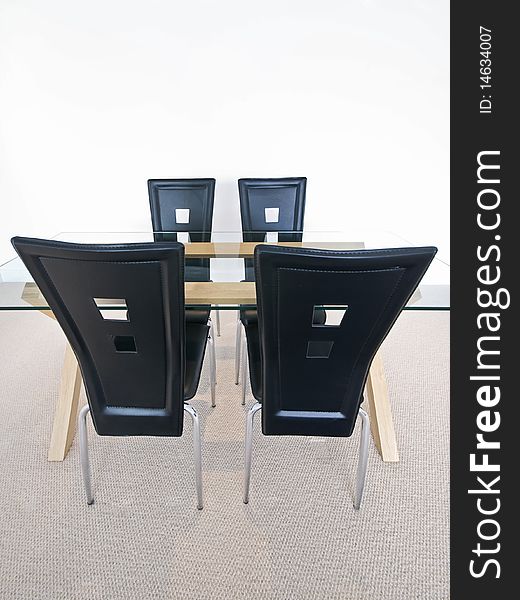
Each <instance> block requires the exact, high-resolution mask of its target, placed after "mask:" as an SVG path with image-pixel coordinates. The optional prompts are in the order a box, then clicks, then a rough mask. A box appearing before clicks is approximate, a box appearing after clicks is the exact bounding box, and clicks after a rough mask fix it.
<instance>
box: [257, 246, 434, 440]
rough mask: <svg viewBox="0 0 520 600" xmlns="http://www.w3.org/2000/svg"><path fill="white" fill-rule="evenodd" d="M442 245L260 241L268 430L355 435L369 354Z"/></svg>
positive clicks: (264, 416)
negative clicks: (321, 314)
mask: <svg viewBox="0 0 520 600" xmlns="http://www.w3.org/2000/svg"><path fill="white" fill-rule="evenodd" d="M436 251H437V249H436V248H433V247H425V248H396V249H384V250H361V251H346V252H343V251H322V250H305V249H299V248H285V247H280V246H279V247H276V246H257V247H256V250H255V268H256V290H257V302H258V324H259V335H260V345H261V352H262V354H261V356H262V390H263V392H262V394H263V396H262V403H263V409H262V428H263V432H264V433H265V434H267V435H271V434H272V435H284V434H286V435H319V436H349V435H351V433H352V430H353V428H354V424H355V421H356V417H357V414H358V410H359V405H360V403H361V401H362V398H363V388H364V385H365V381H366V378H367V375H368V371H369V368H370V364H371V362H372V359H373V358H374V355H375V353H376V352H377V350H378V348H379V346H380V345H381V343H382V341H383V340H384V338H385V337H386V335H387V334H388V332H389V331H390V329H391V327H392V325H393V324H394V322H395V320H396V319H397V317H398V315H399V313H400V312H401V310H402V309H403V307H404V306H405V304H406V302H407V301H408V299H409V298H410V296H411V295H412V293H413V292H414V290H415V288H416V287H417V285H418V283H419V281H420V280H421V278H422V276H423V274H424V273H425V271H426V269H427V268H428V265H429V264H430V262H431V261H432V260H433V257H434V256H435V253H436ZM327 306H330V307H342V308H343V310H344V313H343V311H340V312H336V311H332V310H329V311H327V310H326V307H327ZM323 307H325V310H326V313H327V321H326V322H325V323H323V319H321V320H320V319H316V318H314V312H315V311H320V310H323ZM338 316H340V317H341V321H340V322H338V319H337V317H338ZM333 317H336V319H335V320H334V322H333V323H331V322H330V320H329V318H330V319H332V318H333Z"/></svg>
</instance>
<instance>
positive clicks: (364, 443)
mask: <svg viewBox="0 0 520 600" xmlns="http://www.w3.org/2000/svg"><path fill="white" fill-rule="evenodd" d="M359 416H360V417H361V439H360V442H359V458H358V468H357V475H356V493H355V496H354V508H355V509H356V510H359V507H360V506H361V499H362V498H363V489H364V487H365V476H366V474H367V465H368V440H369V438H370V421H369V418H368V415H367V413H366V412H365V411H364V410H363V409H362V408H360V409H359Z"/></svg>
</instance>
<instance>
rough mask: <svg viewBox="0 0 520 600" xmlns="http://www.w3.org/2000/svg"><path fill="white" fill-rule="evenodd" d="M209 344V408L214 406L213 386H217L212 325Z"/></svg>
mask: <svg viewBox="0 0 520 600" xmlns="http://www.w3.org/2000/svg"><path fill="white" fill-rule="evenodd" d="M208 344H209V388H210V392H211V406H212V407H213V408H214V407H215V406H216V402H215V396H216V394H215V386H216V384H217V361H216V358H215V340H214V338H213V325H211V328H210V334H209V336H208Z"/></svg>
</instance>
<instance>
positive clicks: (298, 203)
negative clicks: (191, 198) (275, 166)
mask: <svg viewBox="0 0 520 600" xmlns="http://www.w3.org/2000/svg"><path fill="white" fill-rule="evenodd" d="M306 189H307V178H306V177H281V178H275V179H259V178H250V179H239V180H238V193H239V196H240V215H241V218H242V237H243V241H244V242H265V241H267V240H266V237H267V235H268V234H269V233H277V234H278V235H277V237H278V241H279V242H300V241H301V240H302V230H303V218H304V214H305V198H306ZM244 266H245V280H246V281H254V280H255V272H254V261H253V259H251V258H246V259H244ZM257 318H258V317H257V313H256V310H241V311H240V313H239V318H238V320H237V328H236V340H235V383H236V384H238V383H239V379H240V361H241V355H242V356H243V354H244V352H245V350H244V343H245V342H244V340H243V338H242V326H245V325H246V323H247V322H251V321H255V320H257ZM244 379H245V377H243V380H244ZM244 403H245V399H244V398H242V404H244Z"/></svg>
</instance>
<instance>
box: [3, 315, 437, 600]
mask: <svg viewBox="0 0 520 600" xmlns="http://www.w3.org/2000/svg"><path fill="white" fill-rule="evenodd" d="M222 315H223V319H222V321H223V322H222V337H220V338H217V360H218V363H217V364H218V382H219V383H218V386H217V392H218V393H217V408H215V409H212V408H211V407H210V400H209V389H208V370H207V365H206V367H205V369H204V372H203V375H202V380H201V385H200V390H199V393H198V395H197V396H196V397H195V399H194V401H193V404H194V406H195V407H196V408H197V409H198V410H199V412H200V415H201V420H202V425H203V438H202V439H203V466H204V492H205V507H204V510H203V511H197V510H196V507H195V489H194V479H193V455H192V445H191V444H192V438H191V425H190V424H189V420H187V421H186V428H185V435H184V436H183V437H182V438H177V439H155V438H141V439H121V438H101V437H98V436H96V435H95V433H94V432H93V429H92V428H90V448H91V460H92V473H93V482H94V493H95V496H96V502H95V504H94V505H93V506H90V507H89V506H87V505H86V503H85V501H84V496H83V489H82V485H81V481H80V470H79V462H78V461H79V459H78V446H77V440H76V441H75V443H74V444H73V447H72V449H71V452H70V454H69V457H68V458H67V460H65V461H64V462H63V463H48V462H47V460H46V453H47V445H48V440H49V435H50V430H51V425H52V416H53V410H54V403H55V398H56V392H57V387H58V383H59V378H60V370H61V363H62V357H63V350H64V344H65V341H64V337H63V335H62V333H61V331H60V330H59V329H58V326H57V325H56V323H55V322H53V321H52V320H51V319H48V318H47V317H45V316H43V315H40V314H38V313H25V314H20V313H0V382H1V385H0V456H1V487H0V598H1V599H2V600H4V599H11V598H13V599H14V598H16V599H18V598H20V599H23V600H33V599H34V600H47V599H50V600H58V599H59V600H71V599H88V600H98V599H99V600H101V599H102V600H112V599H113V600H116V599H124V600H133V599H161V600H162V599H170V598H172V599H175V600H177V599H178V600H184V599H223V600H232V599H235V598H237V599H238V598H239V599H251V600H252V599H257V598H261V599H274V598H276V599H291V600H292V599H295V600H299V599H303V600H306V599H312V600H315V599H320V600H321V599H323V600H325V599H326V600H333V599H343V600H358V599H367V600H368V599H370V600H374V599H384V600H387V599H388V600H390V599H403V600H404V599H412V598H413V599H421V600H423V599H424V600H436V599H441V598H442V599H444V598H448V597H449V592H448V583H449V580H448V564H449V537H448V536H449V521H448V507H449V488H448V483H449V437H448V436H449V434H448V431H449V430H448V423H449V401H448V395H449V394H448V392H449V390H448V385H449V373H448V351H449V316H448V314H447V313H406V314H404V315H403V316H402V317H401V318H400V319H399V321H398V322H397V324H396V326H395V327H394V329H393V331H392V333H391V335H390V336H389V338H388V339H387V340H386V341H385V344H384V347H383V357H384V361H385V368H386V375H387V379H388V383H389V388H390V396H391V401H392V406H393V411H394V418H395V422H396V428H397V437H398V443H399V447H400V456H401V462H400V463H399V464H384V463H383V462H382V461H381V460H380V459H379V457H378V455H377V453H376V450H375V448H374V447H373V444H372V443H371V447H370V457H369V466H368V475H367V484H366V488H365V497H364V500H363V504H362V506H361V510H360V511H359V512H357V511H355V510H354V509H353V507H352V500H351V499H352V491H353V484H354V475H355V466H356V457H357V448H358V433H359V431H358V429H359V427H357V428H356V432H355V434H354V436H353V437H352V438H350V439H343V440H335V439H321V438H319V439H317V438H291V439H289V438H273V437H269V438H265V437H263V436H261V434H260V431H259V427H258V425H259V423H258V422H257V423H256V438H255V441H254V447H253V476H252V487H251V502H250V504H249V505H247V506H246V505H244V504H243V503H242V501H241V490H242V473H243V471H242V465H243V458H242V455H243V437H244V413H245V409H244V407H242V406H240V400H239V387H238V386H235V385H234V384H233V355H234V348H233V342H234V318H235V317H234V313H228V314H224V313H222ZM83 401H84V396H83V397H82V402H83ZM251 403H252V397H251V395H250V394H248V405H250V404H251Z"/></svg>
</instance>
